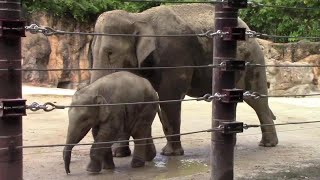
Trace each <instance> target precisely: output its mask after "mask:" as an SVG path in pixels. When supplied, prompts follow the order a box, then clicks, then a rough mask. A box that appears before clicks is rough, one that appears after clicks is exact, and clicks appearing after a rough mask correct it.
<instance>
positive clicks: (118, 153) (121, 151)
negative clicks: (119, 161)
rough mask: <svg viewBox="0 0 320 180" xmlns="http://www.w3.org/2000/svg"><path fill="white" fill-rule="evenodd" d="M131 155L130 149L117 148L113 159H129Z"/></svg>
mask: <svg viewBox="0 0 320 180" xmlns="http://www.w3.org/2000/svg"><path fill="white" fill-rule="evenodd" d="M130 155H131V150H130V148H129V147H116V148H115V149H114V150H113V157H127V156H130Z"/></svg>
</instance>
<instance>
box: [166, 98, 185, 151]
mask: <svg viewBox="0 0 320 180" xmlns="http://www.w3.org/2000/svg"><path fill="white" fill-rule="evenodd" d="M160 106H161V115H160V121H161V123H162V128H163V131H164V133H165V135H172V134H179V133H180V124H181V102H180V103H163V104H161V105H160ZM161 154H162V155H165V156H181V155H183V154H184V150H183V148H182V145H181V141H180V136H172V137H167V144H166V146H165V147H164V148H162V152H161Z"/></svg>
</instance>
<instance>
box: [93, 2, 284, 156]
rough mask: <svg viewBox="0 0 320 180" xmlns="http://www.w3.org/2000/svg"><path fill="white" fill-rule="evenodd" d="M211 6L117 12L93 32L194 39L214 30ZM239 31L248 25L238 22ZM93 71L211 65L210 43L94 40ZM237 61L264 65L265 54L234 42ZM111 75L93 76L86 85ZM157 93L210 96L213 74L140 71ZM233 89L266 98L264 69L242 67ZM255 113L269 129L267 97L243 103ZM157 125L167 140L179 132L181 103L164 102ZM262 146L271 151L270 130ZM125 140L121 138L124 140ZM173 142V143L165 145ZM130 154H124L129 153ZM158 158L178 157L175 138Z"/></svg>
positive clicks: (169, 96) (206, 40)
mask: <svg viewBox="0 0 320 180" xmlns="http://www.w3.org/2000/svg"><path fill="white" fill-rule="evenodd" d="M213 15H214V6H211V5H207V4H192V5H187V4H184V5H175V6H160V7H155V8H151V9H149V10H146V11H144V12H142V13H127V12H125V11H121V10H115V11H109V12H105V13H103V14H101V15H100V16H99V18H98V19H97V22H96V25H95V32H98V33H120V34H121V33H124V34H142V35H143V34H147V35H153V34H156V35H161V34H194V33H202V32H207V31H208V30H214V24H213V22H214V17H213ZM239 26H240V27H246V28H247V29H249V28H248V27H247V25H246V24H245V23H244V22H243V21H242V20H240V19H239ZM91 49H92V51H91V52H92V58H93V59H94V61H93V62H92V65H93V68H106V67H117V68H121V67H145V66H184V65H208V64H212V54H213V53H212V49H213V47H212V39H209V38H206V37H179V38H169V37H119V36H96V37H94V39H93V41H92V46H91ZM237 58H238V59H241V60H246V61H248V62H251V63H258V64H265V61H264V55H263V53H262V50H261V49H260V47H259V44H258V43H257V41H256V40H255V39H254V38H250V39H248V40H247V41H245V42H239V43H238V51H237ZM108 73H112V71H104V72H102V71H93V72H92V74H91V82H94V81H95V80H96V79H97V78H99V77H101V76H103V75H104V74H108ZM137 73H140V74H141V75H142V76H144V77H145V78H147V79H148V80H149V81H150V82H151V83H152V85H153V87H154V88H155V89H156V91H157V92H158V94H159V98H160V100H168V99H183V98H184V97H185V95H189V96H191V97H202V96H203V95H204V94H206V93H211V92H212V90H211V87H212V70H211V69H210V68H207V69H204V68H201V69H190V68H189V69H176V70H172V69H169V70H168V69H166V70H165V69H163V70H145V71H139V72H137ZM236 77H237V85H236V86H237V88H241V89H244V90H251V91H255V92H259V93H261V94H267V93H268V92H267V80H266V71H265V68H247V70H246V71H244V72H241V74H240V72H239V73H238V74H237V75H236ZM245 101H246V103H247V104H249V105H250V106H251V107H252V108H253V109H254V110H255V112H256V113H257V116H258V118H259V120H260V123H261V124H273V120H274V119H275V116H274V115H273V113H272V111H271V110H270V108H269V105H268V99H267V98H260V99H256V100H253V99H247V100H245ZM160 106H161V111H162V114H161V116H162V125H163V130H164V132H165V134H166V135H170V134H178V133H180V123H181V103H167V104H165V103H163V104H161V105H160ZM261 130H262V139H261V141H260V145H261V146H267V147H270V146H276V145H277V144H278V138H277V134H276V130H275V127H274V126H264V127H262V128H261ZM124 138H126V137H124ZM170 141H172V142H170ZM128 152H129V153H128ZM129 154H130V150H129V149H128V148H122V149H117V150H116V151H115V155H116V156H126V155H129ZM162 154H163V155H183V154H184V150H183V148H182V146H181V142H180V137H179V136H176V137H169V138H167V144H166V146H165V147H164V148H163V149H162Z"/></svg>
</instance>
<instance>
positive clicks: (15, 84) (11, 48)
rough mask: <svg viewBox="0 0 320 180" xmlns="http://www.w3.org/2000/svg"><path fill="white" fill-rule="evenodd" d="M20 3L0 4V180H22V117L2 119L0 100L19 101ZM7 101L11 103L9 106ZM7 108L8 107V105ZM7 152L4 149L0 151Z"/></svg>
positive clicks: (2, 2) (18, 1)
mask: <svg viewBox="0 0 320 180" xmlns="http://www.w3.org/2000/svg"><path fill="white" fill-rule="evenodd" d="M20 14H21V0H6V1H0V68H1V69H8V71H0V100H1V116H0V179H1V180H22V179H23V171H22V149H16V147H17V146H22V117H21V116H20V115H16V114H15V110H13V111H12V113H13V114H11V115H8V116H4V114H3V113H4V111H7V110H5V108H4V105H3V103H2V102H3V100H4V101H6V100H9V99H10V100H11V101H12V102H13V104H15V100H16V99H19V98H21V97H22V92H21V91H22V83H21V71H15V70H13V69H16V68H17V69H21V36H22V34H24V26H23V23H22V21H21V20H20V17H21V15H20ZM11 101H10V102H11ZM9 104H10V103H9ZM2 148H7V149H2Z"/></svg>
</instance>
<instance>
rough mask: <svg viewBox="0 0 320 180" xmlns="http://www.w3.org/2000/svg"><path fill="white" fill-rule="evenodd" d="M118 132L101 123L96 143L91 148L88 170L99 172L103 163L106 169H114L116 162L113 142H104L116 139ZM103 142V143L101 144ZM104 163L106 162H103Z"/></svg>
mask: <svg viewBox="0 0 320 180" xmlns="http://www.w3.org/2000/svg"><path fill="white" fill-rule="evenodd" d="M115 135H116V132H115V131H114V130H113V129H111V128H108V126H107V125H101V126H100V128H99V131H98V134H97V136H96V138H95V139H96V140H95V143H97V144H94V145H92V147H91V150H90V163H89V164H88V166H87V171H89V172H93V173H98V172H100V171H101V169H102V165H103V167H104V168H106V169H113V168H114V162H113V157H112V151H111V145H112V144H111V143H110V144H109V143H104V142H109V141H114V140H115ZM99 143H101V144H99ZM103 163H104V164H103Z"/></svg>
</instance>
